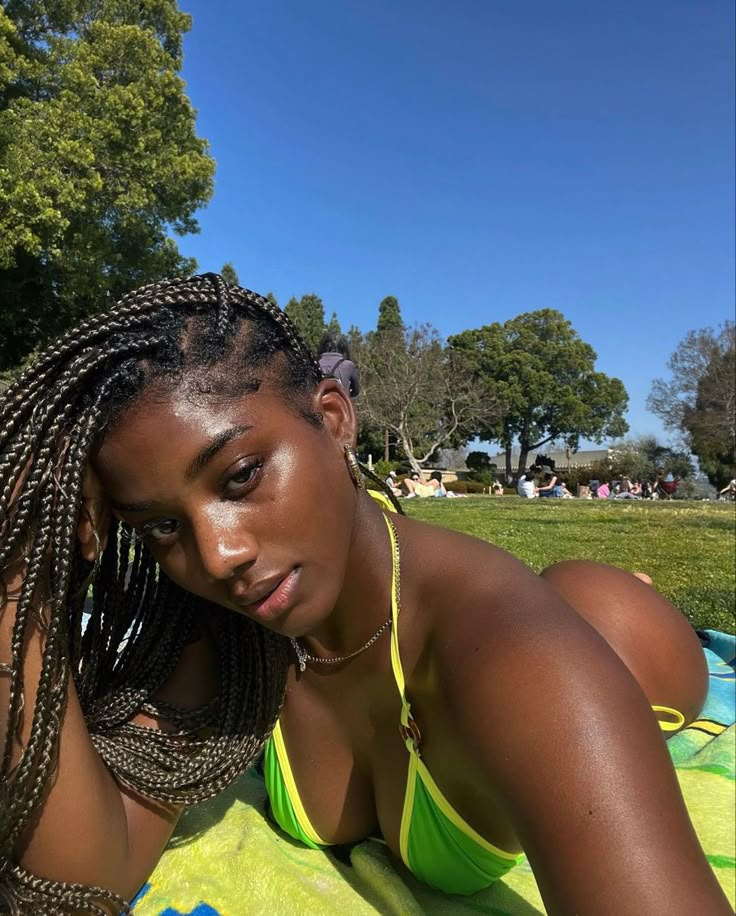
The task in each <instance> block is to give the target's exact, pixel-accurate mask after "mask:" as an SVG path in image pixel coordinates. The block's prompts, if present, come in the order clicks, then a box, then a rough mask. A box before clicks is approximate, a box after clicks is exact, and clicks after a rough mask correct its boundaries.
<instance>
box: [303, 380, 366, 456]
mask: <svg viewBox="0 0 736 916" xmlns="http://www.w3.org/2000/svg"><path fill="white" fill-rule="evenodd" d="M314 409H315V411H316V412H317V413H318V414H321V415H322V421H323V424H324V428H325V429H326V430H327V431H328V432H329V433H330V435H331V436H332V438H333V439H334V440H335V442H336V443H337V444H338V445H339V446H340V448H341V449H343V448H344V447H345V446H346V445H351V446H355V439H356V436H357V428H358V425H357V421H356V419H355V411H354V410H353V403H352V401H351V400H350V395H349V394H348V393H347V391H345V389H344V388H343V387H342V385H341V384H340V383H339V382H338V381H337V380H336V379H325V380H324V381H323V382H320V383H319V385H318V386H317V390H316V392H315V395H314Z"/></svg>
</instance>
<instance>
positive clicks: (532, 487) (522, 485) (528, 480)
mask: <svg viewBox="0 0 736 916" xmlns="http://www.w3.org/2000/svg"><path fill="white" fill-rule="evenodd" d="M516 492H517V493H518V494H519V496H521V497H523V498H524V499H534V497H535V496H536V495H537V487H536V484H535V483H534V471H533V470H532V469H531V468H530V469H529V470H528V471H524V473H523V474H522V475H521V476H520V477H519V479H518V481H517V482H516Z"/></svg>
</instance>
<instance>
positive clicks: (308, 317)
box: [284, 293, 325, 353]
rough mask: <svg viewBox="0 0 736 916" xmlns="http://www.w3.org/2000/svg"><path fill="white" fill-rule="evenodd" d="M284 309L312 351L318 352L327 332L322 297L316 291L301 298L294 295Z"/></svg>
mask: <svg viewBox="0 0 736 916" xmlns="http://www.w3.org/2000/svg"><path fill="white" fill-rule="evenodd" d="M284 311H285V312H286V314H287V315H288V316H289V318H291V320H292V321H293V322H294V324H295V325H296V329H297V331H299V333H300V334H301V336H302V337H303V338H304V340H305V341H306V343H307V345H308V346H309V348H310V349H311V350H312V352H313V353H316V352H317V348H318V347H319V342H320V340H321V339H322V335H323V334H324V333H325V307H324V303H323V302H322V300H321V299H320V297H319V296H318V295H316V293H307V294H306V295H304V296H302V297H301V299H297V298H296V297H295V296H292V297H291V299H289V301H288V302H287V303H286V305H285V307H284Z"/></svg>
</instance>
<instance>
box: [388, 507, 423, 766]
mask: <svg viewBox="0 0 736 916" xmlns="http://www.w3.org/2000/svg"><path fill="white" fill-rule="evenodd" d="M384 520H385V522H386V528H387V529H388V536H389V541H390V543H391V668H392V670H393V673H394V680H395V681H396V687H397V689H398V691H399V697H400V698H401V716H400V723H399V731H400V733H401V737H402V738H403V739H404V743H405V744H406V746H407V748H408V750H409V752H410V753H413V754H416V755H417V756H420V754H419V745H420V743H421V740H422V735H421V732H420V731H419V727H418V726H417V723H416V722H415V721H414V717H413V716H412V714H411V704H410V703H409V701H408V700H407V698H406V681H405V679H404V669H403V668H402V667H401V653H400V652H399V611H400V610H401V602H400V594H399V588H400V582H401V559H400V556H399V545H398V541H397V539H396V529H395V528H394V526H393V523H392V522H391V519H390V518H389V517H388V516H387V515H384Z"/></svg>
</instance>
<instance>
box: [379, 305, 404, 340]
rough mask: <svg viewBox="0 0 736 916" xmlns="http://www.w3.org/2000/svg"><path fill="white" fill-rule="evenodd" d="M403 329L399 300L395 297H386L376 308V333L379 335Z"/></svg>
mask: <svg viewBox="0 0 736 916" xmlns="http://www.w3.org/2000/svg"><path fill="white" fill-rule="evenodd" d="M403 329H404V322H403V321H402V318H401V309H400V308H399V300H398V299H397V298H396V297H395V296H386V297H385V299H382V300H381V302H380V303H379V306H378V324H377V325H376V331H377V332H378V333H379V334H381V333H383V332H384V331H402V330H403Z"/></svg>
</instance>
